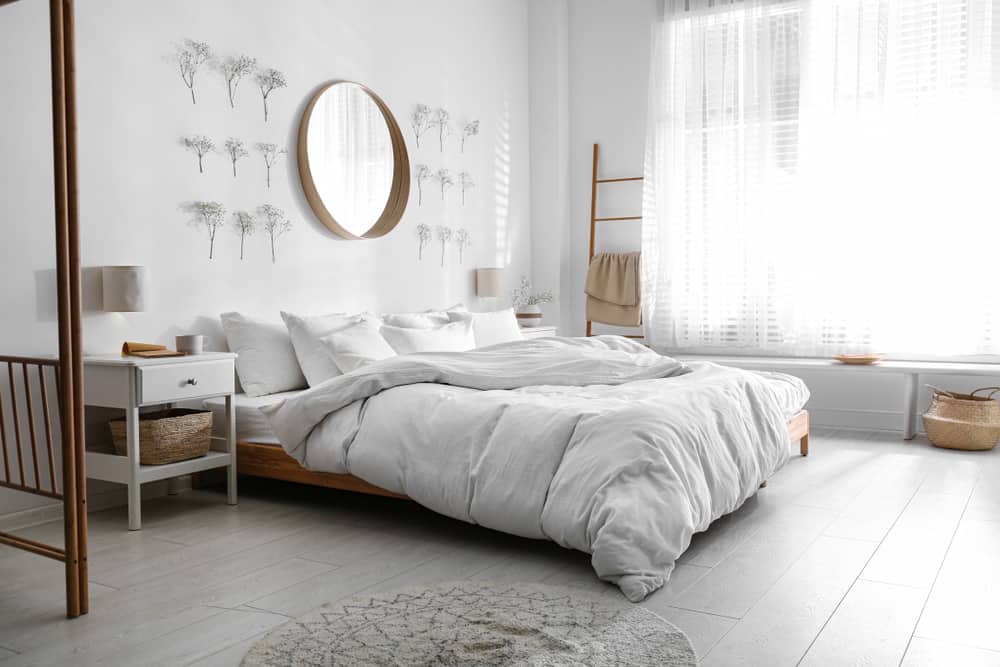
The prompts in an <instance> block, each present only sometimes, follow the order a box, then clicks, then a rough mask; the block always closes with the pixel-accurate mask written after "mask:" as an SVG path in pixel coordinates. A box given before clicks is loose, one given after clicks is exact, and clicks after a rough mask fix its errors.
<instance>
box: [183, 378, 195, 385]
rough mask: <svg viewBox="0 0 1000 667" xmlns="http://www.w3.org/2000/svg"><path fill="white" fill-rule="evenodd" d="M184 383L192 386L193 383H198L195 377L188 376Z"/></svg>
mask: <svg viewBox="0 0 1000 667" xmlns="http://www.w3.org/2000/svg"><path fill="white" fill-rule="evenodd" d="M185 384H189V385H191V386H192V387H193V386H194V385H196V384H198V380H196V379H195V378H188V379H187V382H185Z"/></svg>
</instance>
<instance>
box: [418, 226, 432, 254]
mask: <svg viewBox="0 0 1000 667" xmlns="http://www.w3.org/2000/svg"><path fill="white" fill-rule="evenodd" d="M417 238H418V239H419V240H420V245H418V246H417V259H423V258H424V246H425V245H427V244H428V243H430V240H431V228H430V227H428V226H427V225H425V224H423V223H420V224H419V225H417Z"/></svg>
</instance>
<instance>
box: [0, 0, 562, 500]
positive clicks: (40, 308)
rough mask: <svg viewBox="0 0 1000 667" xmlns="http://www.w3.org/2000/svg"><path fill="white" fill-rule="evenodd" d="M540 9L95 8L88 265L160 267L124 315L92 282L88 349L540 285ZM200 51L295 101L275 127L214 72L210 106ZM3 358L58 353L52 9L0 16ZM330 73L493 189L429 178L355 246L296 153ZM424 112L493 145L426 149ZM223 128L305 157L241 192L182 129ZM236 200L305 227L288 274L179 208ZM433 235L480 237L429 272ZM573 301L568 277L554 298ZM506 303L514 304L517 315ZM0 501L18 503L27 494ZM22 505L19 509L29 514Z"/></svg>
mask: <svg viewBox="0 0 1000 667" xmlns="http://www.w3.org/2000/svg"><path fill="white" fill-rule="evenodd" d="M527 17H528V3H527V1H526V0H518V1H512V0H478V1H477V2H474V3H473V2H460V1H457V0H426V1H424V2H419V3H414V2H410V1H409V0H378V1H377V2H376V1H371V0H366V1H365V2H356V1H354V0H297V1H296V2H293V3H277V2H269V1H267V0H228V1H221V0H217V1H214V2H201V1H199V0H182V1H172V2H169V3H167V2H161V3H152V2H134V1H131V0H90V1H88V2H83V3H78V5H77V42H78V49H77V57H78V81H77V86H78V94H79V127H80V131H81V139H80V143H79V148H80V192H81V195H80V205H81V221H82V236H81V253H82V261H83V264H84V265H85V267H99V266H102V265H113V264H141V265H145V266H147V267H148V268H149V271H150V276H151V284H152V293H151V309H150V310H149V311H148V312H144V313H130V314H107V313H103V312H101V311H100V310H99V309H100V305H101V304H100V292H99V289H100V283H99V281H98V279H97V274H98V272H97V271H95V270H94V269H92V268H88V269H85V272H84V306H85V311H86V312H85V316H84V349H85V351H87V352H100V351H112V350H115V349H117V348H118V347H120V345H121V343H122V341H123V340H126V339H128V340H143V341H154V342H161V343H168V344H172V342H173V336H174V335H176V334H178V333H185V332H197V333H205V334H209V335H210V336H211V339H210V342H211V344H212V346H219V345H221V343H222V340H221V331H220V329H219V327H218V323H217V316H218V313H220V312H222V311H226V310H243V311H247V312H253V313H259V314H261V315H265V316H270V317H273V318H275V319H277V317H278V310H279V309H282V308H284V309H289V310H294V311H302V312H329V311H334V310H338V311H339V310H346V311H354V310H362V309H371V310H410V309H413V310H416V309H424V308H429V307H443V306H446V305H450V304H452V303H454V302H456V301H465V302H467V303H469V304H470V305H471V306H473V307H476V306H479V305H486V304H478V303H477V302H476V300H475V297H474V292H473V270H474V268H475V267H477V266H506V267H507V269H508V270H507V271H506V280H507V282H508V283H509V285H508V286H511V285H513V283H514V282H515V281H516V280H517V278H518V277H519V276H520V275H521V274H522V273H523V274H530V272H531V252H532V247H531V234H530V230H529V212H530V208H531V199H530V192H529V182H530V181H529V175H530V173H529V172H530V155H529V133H530V132H531V129H532V128H531V127H530V126H529V94H530V90H529V77H528V54H529V41H528V30H527ZM184 38H193V39H197V40H200V41H206V42H208V43H209V44H210V45H211V46H212V47H213V48H214V49H215V50H216V51H217V52H219V53H222V54H226V53H234V52H243V53H247V54H250V55H252V56H254V57H256V58H257V59H258V60H259V62H260V63H261V64H263V65H266V66H273V67H276V68H278V69H280V70H282V71H283V72H284V73H285V74H286V76H287V79H288V87H287V88H286V89H283V90H278V91H276V92H275V93H273V95H272V96H271V98H270V100H271V101H270V107H271V119H270V121H269V122H267V123H264V121H263V113H262V107H261V101H260V94H259V92H258V91H257V90H256V88H255V87H254V84H253V82H252V81H244V82H243V83H242V84H241V86H240V88H239V90H238V94H237V106H236V109H235V110H234V109H231V108H230V107H229V104H228V100H227V97H226V93H225V85H224V83H223V81H222V80H221V79H220V78H219V77H218V75H216V74H214V73H213V72H210V71H207V70H206V71H203V72H201V73H200V74H199V75H198V76H197V78H196V84H195V92H196V96H197V99H198V102H197V104H195V105H193V104H192V103H191V99H190V96H189V93H188V90H187V88H186V87H185V86H184V84H183V83H182V81H181V78H180V76H179V74H178V72H177V69H176V64H175V62H174V61H173V60H172V59H171V54H172V52H173V45H174V44H175V43H176V42H179V41H181V40H183V39H184ZM0 59H2V61H3V62H4V63H6V64H7V66H5V67H4V68H3V69H2V70H0V90H2V91H4V93H3V94H4V101H5V103H4V104H2V105H0V126H2V127H4V128H5V131H4V132H3V133H2V134H0V155H2V156H3V158H2V160H0V189H2V196H0V225H2V226H3V236H2V238H3V239H4V240H5V242H4V243H3V244H0V313H2V320H0V351H2V352H4V353H8V354H9V353H46V352H54V351H55V350H56V347H57V344H56V307H55V300H56V294H55V284H54V271H53V269H54V251H53V243H54V241H53V229H52V227H53V224H52V219H53V204H52V198H53V197H52V174H51V170H52V167H51V160H52V157H51V150H52V149H51V114H50V103H51V102H50V89H49V85H50V83H49V81H50V79H49V60H48V59H49V56H48V15H47V3H43V2H19V3H14V4H13V5H10V6H6V7H3V8H0ZM331 79H351V80H356V81H360V82H362V83H364V84H366V85H367V86H369V87H370V88H372V89H373V90H375V91H376V92H377V93H378V94H379V95H380V96H381V97H382V98H383V99H384V100H385V101H386V103H387V104H388V105H389V107H390V108H391V109H392V110H393V112H394V114H395V116H396V118H397V121H398V122H399V124H400V126H401V127H402V128H403V130H404V135H405V136H406V139H407V143H408V149H409V151H410V158H411V164H416V163H421V162H424V163H427V164H428V165H430V166H431V167H432V168H434V169H437V168H438V167H440V166H445V167H448V168H450V169H451V170H452V172H453V173H456V174H457V172H459V171H461V170H462V169H468V170H469V171H470V172H471V173H472V174H473V175H474V177H475V178H476V180H477V182H478V187H477V188H476V189H475V190H474V191H472V192H471V193H469V195H468V198H467V202H468V203H467V204H466V206H464V207H462V206H461V205H460V204H459V197H458V195H457V193H456V192H455V191H453V192H451V193H450V195H449V196H448V198H447V200H446V201H445V202H444V203H442V201H441V198H440V195H435V186H434V185H433V184H431V187H430V189H429V191H427V192H425V194H424V205H423V206H421V207H418V206H417V203H416V187H413V188H412V193H411V195H412V196H411V201H410V205H409V207H408V208H407V211H406V213H405V215H404V217H403V220H402V222H401V224H400V225H399V226H398V227H397V228H396V230H394V231H393V232H392V233H390V234H389V235H388V236H386V237H383V238H381V239H377V240H373V241H362V242H357V241H343V240H340V239H338V238H337V237H335V236H334V235H333V234H331V233H330V232H329V231H327V229H326V228H325V227H323V226H322V225H321V224H320V223H319V222H318V221H317V220H316V218H315V217H314V215H313V214H312V212H311V210H310V208H309V206H308V204H307V203H306V201H305V199H304V197H303V195H302V191H301V187H300V185H299V179H298V172H297V169H296V166H295V154H294V144H295V136H296V133H297V129H298V121H299V117H300V114H301V111H302V109H303V106H304V105H305V103H306V102H307V101H308V99H309V97H310V95H311V93H312V91H313V90H314V89H315V88H316V87H317V86H318V85H320V84H321V83H323V82H326V81H329V80H331ZM416 103H424V104H428V105H430V106H432V107H437V106H442V107H444V108H446V109H448V110H449V111H450V112H451V114H452V117H453V118H454V119H456V120H463V119H473V118H476V119H479V120H480V121H481V134H480V135H479V136H478V137H473V138H471V139H470V140H469V141H468V142H467V145H466V149H465V153H464V154H460V153H459V151H458V149H457V143H455V141H454V138H452V143H451V147H450V148H446V152H445V153H444V154H442V153H441V152H440V151H439V149H438V147H437V142H436V141H434V140H432V138H431V137H430V136H429V135H425V141H422V142H421V143H422V146H421V148H420V149H417V148H416V146H415V145H414V141H413V136H412V132H411V131H410V124H409V113H410V110H411V109H412V107H413V105H414V104H416ZM190 134H206V135H208V136H210V137H212V138H213V139H215V141H216V143H217V144H221V143H222V142H223V141H224V140H225V138H226V137H228V136H235V137H239V138H242V139H244V140H245V141H246V142H247V144H249V145H252V144H253V143H255V142H258V141H270V142H276V143H279V144H284V145H286V146H288V147H289V150H290V155H289V156H288V158H287V159H284V160H283V161H282V162H281V163H279V165H278V166H277V168H276V169H274V170H273V171H272V187H271V189H270V190H267V189H266V188H265V186H264V167H263V162H262V160H261V158H260V156H259V155H257V154H255V153H253V151H251V155H250V156H249V157H247V158H245V159H244V160H243V161H242V162H240V163H239V167H238V169H239V176H238V178H236V179H234V178H233V175H232V170H231V166H230V164H229V163H228V162H227V161H226V159H225V158H224V157H223V156H221V155H213V156H210V157H208V158H206V173H204V174H199V173H198V170H197V167H196V158H195V157H194V156H193V155H191V154H190V153H187V152H185V151H184V150H183V149H182V148H181V147H180V146H179V145H178V141H179V139H180V137H182V136H184V135H190ZM199 199H201V200H213V199H214V200H218V201H220V202H222V203H223V204H225V205H226V207H227V208H229V209H230V210H232V209H237V208H246V209H252V208H254V207H256V206H258V205H260V204H262V203H265V202H268V203H272V204H274V205H276V206H278V207H280V208H282V209H284V210H285V211H286V213H288V215H289V216H290V218H291V219H292V220H293V221H294V228H293V229H292V231H291V232H290V233H289V234H288V235H287V236H285V237H284V238H282V239H281V240H280V241H279V247H278V258H277V263H275V264H272V263H271V260H270V255H269V250H268V247H267V244H266V242H265V238H264V236H263V235H261V234H258V235H257V236H256V237H254V238H251V239H250V240H249V241H248V245H247V255H248V256H247V259H246V260H245V261H242V262H241V261H240V260H239V238H238V236H237V235H236V234H235V233H233V232H232V230H230V229H224V230H222V231H220V232H219V235H218V238H217V241H216V247H215V258H214V259H212V260H209V259H208V238H207V235H206V234H205V232H204V231H203V230H200V229H197V228H194V227H192V226H191V225H189V224H188V221H187V216H186V214H185V213H184V212H183V211H181V210H179V205H180V204H181V203H182V202H187V201H191V200H199ZM419 223H426V224H428V225H431V226H432V227H435V226H437V225H440V224H446V225H449V226H451V227H453V228H458V227H462V226H464V227H466V228H467V229H468V230H469V232H470V234H471V235H472V241H473V245H472V247H471V248H469V249H467V250H466V252H465V258H464V263H463V264H462V265H459V263H458V259H457V253H456V252H455V250H454V249H453V248H451V249H449V255H448V257H447V259H446V265H445V267H444V268H441V266H440V245H439V244H436V243H432V244H431V245H430V246H429V247H428V248H426V249H425V251H424V259H423V261H418V260H417V241H416V232H415V228H416V226H417V225H418V224H419ZM553 287H555V285H553ZM505 301H506V300H505V299H503V300H501V302H505ZM17 498H19V499H18V500H13V499H12V498H11V496H10V495H0V513H3V511H4V508H5V507H6V508H12V507H21V506H22V505H21V504H20V503H23V502H26V501H24V500H23V498H24V497H23V496H17ZM13 503H19V504H17V505H14V504H13Z"/></svg>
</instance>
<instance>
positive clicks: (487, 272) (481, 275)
mask: <svg viewBox="0 0 1000 667" xmlns="http://www.w3.org/2000/svg"><path fill="white" fill-rule="evenodd" d="M502 271H503V269H497V268H489V269H476V296H500V277H501V275H500V274H501V273H502Z"/></svg>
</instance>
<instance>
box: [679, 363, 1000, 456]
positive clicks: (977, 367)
mask: <svg viewBox="0 0 1000 667" xmlns="http://www.w3.org/2000/svg"><path fill="white" fill-rule="evenodd" d="M672 356H674V358H675V359H678V360H679V361H711V362H714V363H717V364H722V365H723V366H733V367H735V368H744V369H747V370H755V371H786V372H791V373H793V372H794V371H797V370H798V371H830V372H837V373H893V374H897V375H902V376H903V378H904V381H905V382H904V394H903V438H904V439H905V440H912V439H913V438H914V437H915V436H916V434H917V426H918V424H917V417H918V414H917V412H918V410H917V397H918V396H919V393H920V391H919V390H920V376H921V375H969V376H1000V364H986V363H982V364H980V363H962V362H950V361H880V362H879V363H877V364H872V365H870V366H860V365H851V364H842V363H840V362H838V361H834V360H832V359H803V358H796V357H732V356H716V355H687V354H682V355H672Z"/></svg>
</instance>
